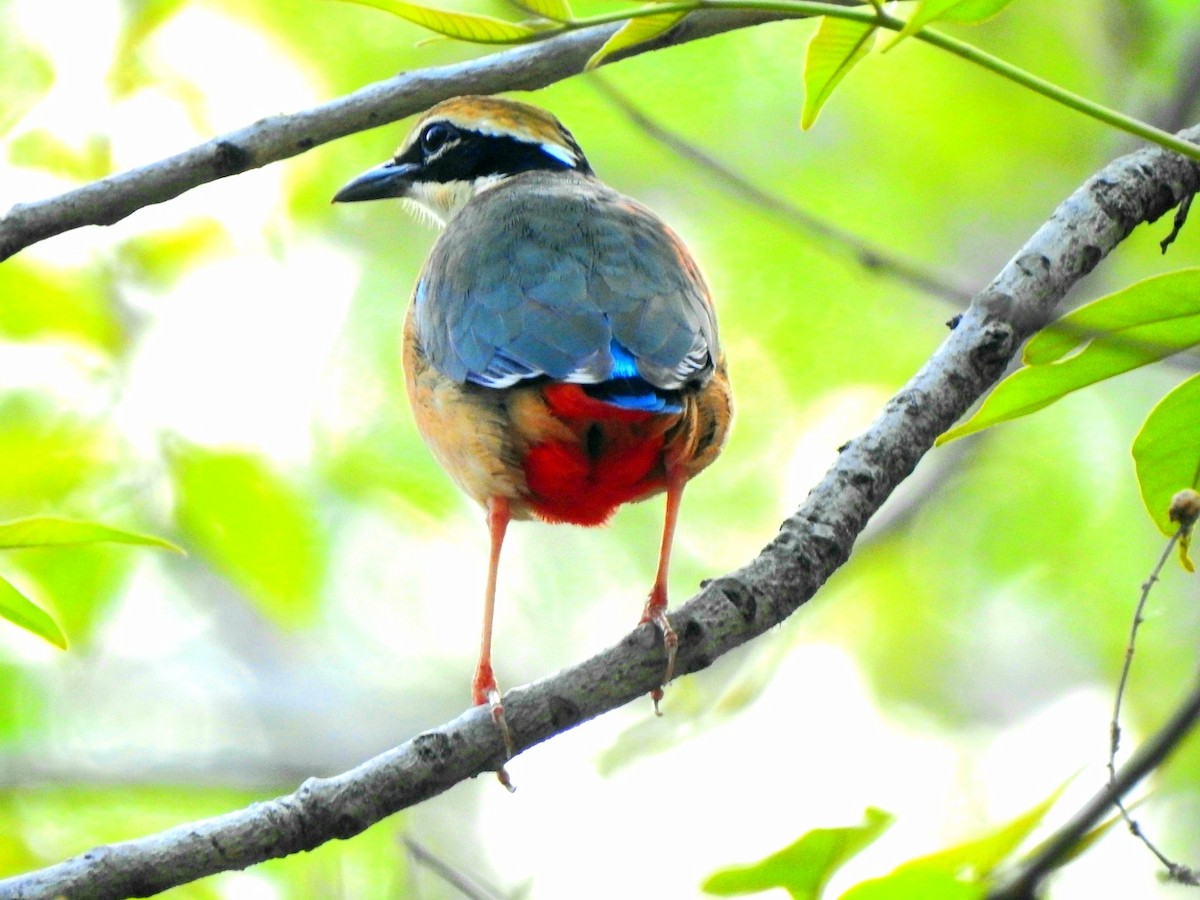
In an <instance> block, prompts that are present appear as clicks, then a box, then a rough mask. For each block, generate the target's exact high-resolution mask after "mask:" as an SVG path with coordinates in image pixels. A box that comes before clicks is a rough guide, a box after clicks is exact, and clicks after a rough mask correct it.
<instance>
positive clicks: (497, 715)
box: [487, 687, 514, 787]
mask: <svg viewBox="0 0 1200 900" xmlns="http://www.w3.org/2000/svg"><path fill="white" fill-rule="evenodd" d="M487 704H488V706H489V707H491V711H492V721H493V722H495V723H496V727H497V728H499V729H500V737H501V738H502V739H503V740H504V757H505V759H512V758H513V752H514V746H513V739H512V732H511V731H509V730H508V720H507V719H505V717H504V704H503V703H502V702H501V701H500V689H499V688H497V687H493V688H491V689H489V690H488V692H487ZM501 771H503V769H501ZM497 774H499V773H497ZM500 780H501V782H503V781H504V779H503V778H501V779H500ZM506 786H508V787H511V784H510V785H506Z"/></svg>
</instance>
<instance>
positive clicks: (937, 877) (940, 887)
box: [841, 779, 1070, 900]
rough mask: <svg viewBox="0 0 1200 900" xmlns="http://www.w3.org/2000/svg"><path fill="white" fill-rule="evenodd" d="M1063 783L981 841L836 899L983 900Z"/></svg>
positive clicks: (894, 872)
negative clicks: (996, 873)
mask: <svg viewBox="0 0 1200 900" xmlns="http://www.w3.org/2000/svg"><path fill="white" fill-rule="evenodd" d="M1068 784H1070V779H1068V780H1067V782H1065V783H1064V784H1063V785H1061V786H1060V787H1059V788H1058V789H1057V790H1055V791H1054V792H1053V793H1051V794H1050V796H1049V797H1047V798H1046V799H1045V800H1042V801H1041V802H1040V803H1038V804H1037V805H1035V806H1034V807H1032V808H1031V809H1028V810H1026V811H1025V812H1023V813H1021V814H1020V815H1018V816H1017V817H1016V818H1014V819H1012V820H1010V821H1008V822H1005V823H1004V824H1003V825H1001V826H999V827H998V828H994V829H992V830H991V831H990V832H988V833H987V834H984V835H983V836H982V837H978V838H974V839H973V840H969V841H966V842H965V843H962V844H957V845H955V846H953V847H948V848H947V849H945V850H939V851H937V852H936V853H931V854H929V855H928V856H921V857H918V858H917V859H913V860H909V861H908V862H906V863H904V864H902V865H900V866H897V867H896V868H895V869H894V870H892V872H891V873H889V874H888V875H884V876H883V877H882V878H873V879H871V880H870V881H864V882H862V883H861V884H858V885H855V886H854V887H853V888H851V889H850V890H848V891H846V893H845V894H843V895H842V898H841V900H926V898H932V897H936V898H938V900H982V898H983V897H984V896H985V895H986V894H987V888H988V879H989V877H990V876H991V874H992V872H993V871H994V870H995V869H996V868H997V867H998V866H999V865H1001V864H1002V863H1004V862H1006V861H1008V859H1009V858H1010V857H1011V856H1012V855H1013V853H1014V852H1015V851H1016V849H1017V848H1018V847H1019V846H1020V845H1021V844H1022V843H1023V842H1024V841H1025V840H1026V838H1028V837H1029V835H1030V834H1031V833H1032V832H1033V830H1034V829H1035V828H1037V826H1038V825H1040V824H1041V822H1042V820H1043V819H1045V817H1046V813H1048V812H1049V811H1050V808H1051V807H1052V806H1054V804H1055V803H1057V802H1058V799H1059V798H1060V797H1061V796H1062V793H1063V791H1064V790H1066V787H1067V785H1068Z"/></svg>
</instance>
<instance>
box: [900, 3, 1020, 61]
mask: <svg viewBox="0 0 1200 900" xmlns="http://www.w3.org/2000/svg"><path fill="white" fill-rule="evenodd" d="M1010 3H1012V0H920V3H918V4H917V8H916V10H914V11H913V14H912V16H910V17H909V19H908V22H907V23H906V24H905V26H904V28H903V29H902V30H901V31H900V33H899V34H897V35H896V37H895V38H893V39H892V41H891V43H889V44H888V45H887V47H886V48H884V52H886V51H888V50H891V49H892V48H893V47H895V46H896V45H897V44H898V43H900V42H901V41H902V40H904V39H905V38H906V37H911V36H912V35H914V34H916V33H917V32H918V31H920V30H921V29H922V28H924V27H925V26H926V25H929V24H930V23H931V22H961V23H966V24H970V23H974V22H982V21H984V20H985V19H990V18H991V17H992V16H994V15H996V14H997V13H998V12H1000V10H1002V9H1004V7H1006V6H1008V4H1010Z"/></svg>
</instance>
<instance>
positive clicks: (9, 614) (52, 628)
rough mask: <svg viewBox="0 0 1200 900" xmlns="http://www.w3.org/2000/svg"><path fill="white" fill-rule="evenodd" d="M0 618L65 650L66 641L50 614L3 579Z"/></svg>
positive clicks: (0, 588)
mask: <svg viewBox="0 0 1200 900" xmlns="http://www.w3.org/2000/svg"><path fill="white" fill-rule="evenodd" d="M0 618H4V619H8V621H10V622H12V623H13V624H14V625H17V626H19V627H21V628H24V629H25V630H26V631H31V632H33V633H34V634H36V635H37V636H38V637H40V638H45V639H46V640H47V641H49V642H50V643H51V644H53V645H54V646H55V647H60V648H61V649H63V650H66V649H67V639H66V638H65V637H64V636H63V633H62V631H61V630H60V629H59V627H58V625H57V623H55V621H54V620H53V619H52V618H50V614H49V613H47V612H46V611H45V610H44V609H42V608H41V607H40V606H38V605H37V604H35V603H34V602H33V601H32V600H30V599H28V598H27V597H26V596H25V595H24V594H22V593H21V592H20V591H18V590H17V589H16V588H15V587H13V586H12V585H11V584H9V582H8V581H6V580H5V579H3V578H0Z"/></svg>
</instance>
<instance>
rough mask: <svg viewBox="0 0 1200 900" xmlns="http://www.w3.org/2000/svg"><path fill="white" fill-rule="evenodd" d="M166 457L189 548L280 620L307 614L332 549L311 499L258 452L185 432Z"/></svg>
mask: <svg viewBox="0 0 1200 900" xmlns="http://www.w3.org/2000/svg"><path fill="white" fill-rule="evenodd" d="M167 456H168V461H169V463H170V468H171V476H172V479H173V481H174V485H175V493H176V506H175V516H176V520H177V522H178V525H179V529H180V531H182V532H183V534H185V535H186V536H187V538H188V540H189V548H190V547H191V546H194V547H195V549H196V552H197V554H198V555H200V556H202V557H203V558H204V559H205V560H207V561H208V562H209V563H211V564H212V566H213V568H214V569H216V570H217V571H218V572H220V573H221V574H222V575H224V576H225V577H226V578H228V579H229V580H230V581H231V582H233V583H234V584H236V585H237V586H238V587H240V588H241V589H242V590H243V591H244V592H245V593H246V596H247V597H248V598H249V599H250V600H252V601H254V602H255V603H256V604H257V605H258V608H259V609H260V610H261V611H262V612H263V613H264V614H265V615H267V616H269V617H270V618H271V619H273V620H274V621H276V622H278V623H280V624H283V625H294V624H298V623H302V622H304V621H306V620H307V619H308V618H309V617H310V615H311V613H312V612H313V611H314V610H315V609H316V605H317V600H318V599H319V591H320V587H321V580H322V577H323V571H324V562H325V551H326V547H325V541H324V537H323V534H322V532H321V528H320V525H319V523H318V521H317V517H316V513H315V511H314V509H313V504H312V501H311V500H310V499H309V498H308V497H306V496H305V495H304V494H303V493H301V492H300V491H299V490H297V489H296V488H295V487H294V486H292V485H291V484H289V483H288V482H287V481H286V480H285V479H284V478H283V477H282V476H280V475H279V474H278V473H277V472H275V471H274V470H273V469H272V468H271V467H270V466H269V465H268V464H267V462H266V461H265V460H264V459H262V458H261V457H258V456H254V455H251V454H248V453H242V452H222V451H215V450H208V449H205V448H204V447H199V446H196V445H194V444H188V443H186V442H184V441H183V440H180V439H175V440H173V441H172V442H171V446H170V447H169V449H168V454H167Z"/></svg>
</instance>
